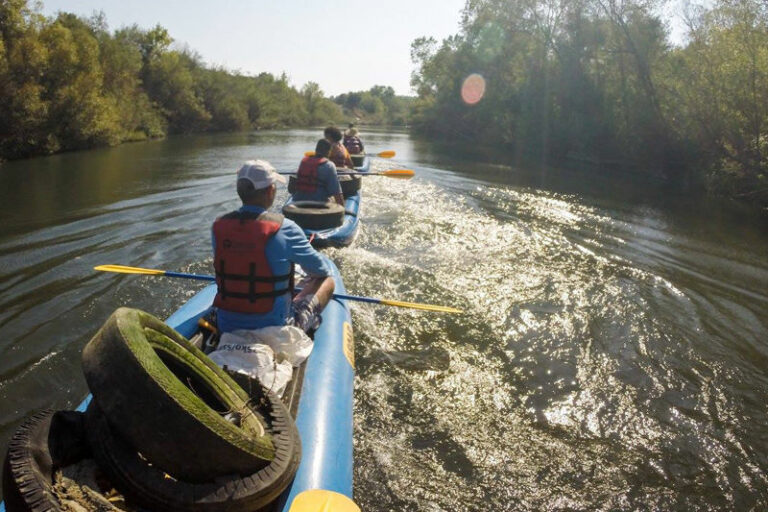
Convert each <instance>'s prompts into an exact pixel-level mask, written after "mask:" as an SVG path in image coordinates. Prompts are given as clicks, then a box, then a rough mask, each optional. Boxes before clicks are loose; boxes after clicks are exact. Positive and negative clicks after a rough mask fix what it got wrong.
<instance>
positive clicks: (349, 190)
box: [288, 169, 363, 197]
mask: <svg viewBox="0 0 768 512" xmlns="http://www.w3.org/2000/svg"><path fill="white" fill-rule="evenodd" d="M345 170H347V169H345ZM349 170H354V169H349ZM362 181H363V180H362V178H361V177H360V176H350V175H348V174H341V175H339V184H341V193H342V194H343V195H344V197H349V196H353V195H355V194H357V192H358V190H360V188H361V186H362ZM295 191H296V176H291V177H289V178H288V193H289V194H293V193H294V192H295Z"/></svg>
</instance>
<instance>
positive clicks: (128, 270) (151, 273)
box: [93, 265, 165, 276]
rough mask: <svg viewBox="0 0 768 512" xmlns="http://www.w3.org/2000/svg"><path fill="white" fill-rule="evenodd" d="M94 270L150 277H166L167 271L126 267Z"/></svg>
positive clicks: (109, 266) (107, 267)
mask: <svg viewBox="0 0 768 512" xmlns="http://www.w3.org/2000/svg"><path fill="white" fill-rule="evenodd" d="M93 270H101V271H102V272H117V273H120V274H145V275H148V276H162V275H165V270H155V269H153V268H139V267H126V266H125V265H99V266H98V267H93Z"/></svg>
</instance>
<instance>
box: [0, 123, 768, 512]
mask: <svg viewBox="0 0 768 512" xmlns="http://www.w3.org/2000/svg"><path fill="white" fill-rule="evenodd" d="M318 135H319V132H315V131H308V130H292V131H276V132H263V133H262V132H260V133H254V134H234V135H232V134H229V135H215V136H190V137H174V138H169V139H167V140H164V141H153V142H146V143H136V144H127V145H123V146H120V147H116V148H108V149H99V150H93V151H88V152H76V153H67V154H61V155H56V156H51V157H46V158H38V159H32V160H26V161H18V162H10V163H5V164H3V165H2V167H0V218H1V219H2V223H0V326H1V331H0V332H2V337H0V443H2V446H6V444H7V441H8V439H9V437H10V436H11V434H12V432H13V431H14V430H15V428H16V427H17V426H18V425H19V424H20V422H21V421H23V420H24V418H26V417H28V416H30V415H31V414H33V413H34V412H35V411H37V410H39V409H41V408H44V407H48V406H52V407H56V408H67V407H73V406H75V405H77V404H78V403H79V402H80V400H81V399H82V397H83V396H84V394H85V393H86V392H87V390H86V386H85V382H84V379H83V377H82V373H81V370H80V351H81V350H82V347H83V345H84V344H85V343H86V342H87V341H88V339H89V337H90V336H91V335H92V334H93V333H94V332H95V331H96V330H97V329H98V327H99V326H100V324H101V323H102V322H103V321H104V320H105V319H106V318H107V316H108V315H109V313H110V312H111V311H112V310H114V309H115V308H116V307H118V306H121V305H130V306H133V307H138V308H142V309H145V310H147V311H149V312H152V313H153V314H155V315H157V316H160V317H165V316H167V315H169V314H170V313H171V312H172V311H174V310H175V309H176V308H177V307H178V306H180V305H181V304H182V303H183V302H184V301H185V300H186V299H187V298H189V297H190V296H191V295H192V294H194V292H195V291H197V290H198V289H199V288H200V287H202V284H194V283H193V284H190V282H188V281H179V280H173V279H167V278H152V277H141V276H125V275H115V274H104V273H96V272H94V271H92V268H93V266H95V265H99V264H106V263H118V264H125V265H133V266H144V267H154V268H161V269H167V270H176V271H182V272H199V273H210V272H211V270H212V269H211V255H210V235H209V229H210V224H211V222H212V221H213V219H214V218H215V217H216V216H217V215H220V214H222V213H224V212H227V211H229V210H231V209H233V208H235V207H236V206H237V205H238V201H237V198H236V194H235V191H234V179H233V178H234V173H235V171H236V169H237V167H238V166H239V164H240V163H241V162H242V161H244V160H246V159H250V158H265V159H267V160H270V161H271V162H272V163H273V164H274V165H275V166H276V167H278V168H285V169H290V168H295V166H296V164H297V162H298V160H299V158H300V157H301V155H302V153H303V152H304V151H306V150H308V149H312V147H313V142H314V140H315V139H316V138H317V137H318ZM365 135H366V138H365V141H366V143H367V145H368V147H369V148H371V149H376V150H384V149H394V150H396V151H397V157H396V158H395V159H394V160H393V161H384V160H377V161H375V164H374V170H384V169H387V168H389V167H391V166H396V167H408V168H412V169H414V170H415V171H416V175H417V177H416V178H414V179H413V180H411V181H400V180H393V179H387V178H377V177H369V178H365V180H366V181H365V183H364V188H363V190H364V199H363V209H362V215H361V221H362V222H361V224H362V229H361V232H360V235H359V236H358V238H357V240H356V241H355V243H354V244H353V245H352V246H351V247H350V248H346V249H341V250H330V251H329V253H330V255H331V256H332V257H333V259H334V260H335V261H336V262H337V264H338V266H339V267H340V269H341V272H342V275H343V277H344V281H345V284H346V287H347V289H348V290H349V292H350V293H354V294H358V295H372V296H378V297H384V298H393V299H401V300H408V301H415V302H428V303H434V304H446V305H453V306H457V307H461V308H464V309H465V310H466V312H465V314H462V315H445V314H435V313H425V312H420V311H411V310H403V309H397V308H387V307H377V306H370V305H359V304H355V305H353V323H354V330H355V341H356V351H357V377H356V381H355V388H356V389H355V461H356V469H355V500H356V502H357V503H358V504H360V505H361V507H362V509H363V510H365V511H382V512H383V511H391V510H402V511H430V512H431V511H475V510H477V511H506V510H510V511H511V510H531V511H534V510H545V509H546V510H642V509H661V510H671V509H678V510H680V509H684V510H722V509H731V510H757V509H765V508H766V507H768V476H766V472H767V471H768V414H767V413H768V411H767V408H768V406H767V405H766V404H768V232H767V231H766V230H765V226H762V227H761V226H760V225H759V224H758V223H756V222H754V221H751V220H744V218H743V217H739V216H736V215H733V214H731V213H729V212H728V211H727V210H724V209H723V208H722V207H720V206H718V205H713V204H708V203H701V202H687V201H685V200H683V199H681V198H680V197H671V196H668V195H665V194H662V193H661V192H660V191H658V190H654V189H653V188H650V189H649V188H647V187H641V186H638V185H637V184H636V183H628V182H626V181H623V182H622V180H616V179H607V178H605V177H595V176H594V175H593V174H594V173H592V172H578V171H569V172H560V173H555V172H546V173H543V172H539V171H532V170H525V169H521V168H520V167H516V166H506V165H500V164H498V163H497V164H493V163H483V162H482V161H478V160H482V157H478V156H477V155H475V156H472V157H469V156H466V155H465V156H457V155H456V149H455V148H442V147H439V146H436V145H433V144H427V143H424V142H418V141H415V140H413V139H412V138H411V137H410V136H409V135H408V134H406V133H390V132H375V133H368V134H365ZM285 194H286V192H285V190H281V191H280V192H279V194H278V199H277V201H276V203H277V204H281V203H282V201H283V200H284V198H285Z"/></svg>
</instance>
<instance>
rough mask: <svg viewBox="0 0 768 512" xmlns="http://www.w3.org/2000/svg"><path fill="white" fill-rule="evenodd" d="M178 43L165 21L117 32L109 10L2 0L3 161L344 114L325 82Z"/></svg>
mask: <svg viewBox="0 0 768 512" xmlns="http://www.w3.org/2000/svg"><path fill="white" fill-rule="evenodd" d="M172 43H173V39H172V38H171V36H170V34H169V33H168V31H167V30H166V29H165V28H163V27H161V26H159V25H158V26H155V27H153V28H152V29H150V30H144V29H141V28H139V27H138V26H136V25H133V26H131V27H126V28H122V29H119V30H117V31H115V32H114V33H110V31H109V30H108V28H107V24H106V20H105V18H104V15H103V14H96V15H94V16H93V17H91V18H89V19H84V18H80V17H78V16H75V15H73V14H68V13H60V14H58V15H57V17H56V18H45V17H43V16H42V15H40V14H39V13H38V12H37V11H36V10H35V8H33V7H30V3H29V2H28V1H27V0H4V1H2V2H0V105H3V108H2V110H0V159H4V158H20V157H25V156H30V155H35V154H45V153H51V152H55V151H61V150H70V149H78V148H88V147H93V146H101V145H112V144H119V143H120V142H123V141H127V140H143V139H146V138H152V137H162V136H164V135H165V134H166V133H169V132H170V133H187V132H198V131H222V130H228V131H230V130H249V129H260V128H273V127H281V126H297V125H307V124H310V123H318V124H321V123H327V122H338V121H339V120H341V119H342V118H343V115H342V112H341V109H340V108H339V106H338V105H336V104H335V103H334V102H332V101H331V100H329V99H328V98H325V97H324V95H323V93H322V91H320V89H319V87H318V86H317V84H308V85H307V86H305V88H304V89H303V90H302V92H299V91H297V90H296V89H295V88H294V87H292V86H291V85H290V84H289V83H288V79H287V77H286V76H285V75H283V76H281V77H274V76H272V75H270V74H268V73H262V74H260V75H258V76H256V77H251V76H244V75H240V74H238V73H231V72H228V71H226V70H223V69H211V68H208V67H206V66H204V65H203V63H202V61H201V59H200V57H199V56H198V55H196V54H195V53H194V52H192V51H190V50H189V49H174V48H172V46H171V44H172Z"/></svg>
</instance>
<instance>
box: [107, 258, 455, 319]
mask: <svg viewBox="0 0 768 512" xmlns="http://www.w3.org/2000/svg"><path fill="white" fill-rule="evenodd" d="M93 270H100V271H102V272H117V273H118V274H142V275H145V276H165V277H179V278H182V279H197V280H199V281H215V280H216V278H215V277H214V276H209V275H204V274H186V273H183V272H171V271H169V270H158V269H154V268H141V267H126V266H125V265H99V266H98V267H93ZM296 291H300V289H299V288H296ZM333 298H334V299H342V300H351V301H355V302H366V303H368V304H382V305H385V306H395V307H398V308H409V309H420V310H422V311H438V312H441V313H462V310H460V309H456V308H450V307H447V306H436V305H434V304H419V303H416V302H404V301H400V300H389V299H376V298H373V297H360V296H357V295H344V294H341V293H334V294H333Z"/></svg>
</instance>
